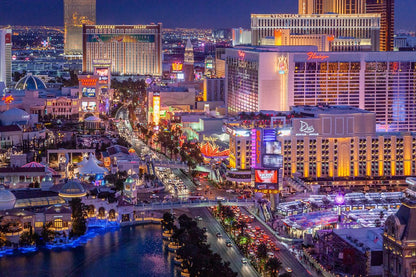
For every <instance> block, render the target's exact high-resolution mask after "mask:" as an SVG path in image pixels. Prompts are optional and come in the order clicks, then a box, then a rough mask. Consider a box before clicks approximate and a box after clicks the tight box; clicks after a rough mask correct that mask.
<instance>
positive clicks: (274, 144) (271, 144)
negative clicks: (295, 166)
mask: <svg viewBox="0 0 416 277" xmlns="http://www.w3.org/2000/svg"><path fill="white" fill-rule="evenodd" d="M265 144H266V154H282V143H281V142H280V141H266V142H265Z"/></svg>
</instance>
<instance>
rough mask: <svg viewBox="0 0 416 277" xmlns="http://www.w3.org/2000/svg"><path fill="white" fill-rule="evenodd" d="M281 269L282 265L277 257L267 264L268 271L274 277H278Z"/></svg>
mask: <svg viewBox="0 0 416 277" xmlns="http://www.w3.org/2000/svg"><path fill="white" fill-rule="evenodd" d="M281 268H282V263H281V262H280V261H279V259H278V258H276V257H273V258H270V259H269V260H268V261H267V263H266V270H267V271H268V272H270V275H271V276H272V277H277V274H278V273H279V270H280V269H281Z"/></svg>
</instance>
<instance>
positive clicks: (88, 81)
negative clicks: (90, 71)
mask: <svg viewBox="0 0 416 277" xmlns="http://www.w3.org/2000/svg"><path fill="white" fill-rule="evenodd" d="M81 84H82V86H83V87H95V86H96V85H97V79H81Z"/></svg>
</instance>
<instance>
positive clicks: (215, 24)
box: [0, 0, 416, 31]
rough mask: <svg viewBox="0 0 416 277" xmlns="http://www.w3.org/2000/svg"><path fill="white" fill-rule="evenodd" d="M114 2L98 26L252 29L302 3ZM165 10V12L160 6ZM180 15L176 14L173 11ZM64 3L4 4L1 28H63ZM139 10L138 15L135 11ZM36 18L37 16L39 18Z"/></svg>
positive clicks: (399, 21) (401, 10)
mask: <svg viewBox="0 0 416 277" xmlns="http://www.w3.org/2000/svg"><path fill="white" fill-rule="evenodd" d="M112 3H114V1H113V0H98V1H97V24H147V23H150V22H154V23H158V22H162V23H163V26H164V27H171V28H172V27H194V28H231V27H246V28H249V26H250V14H251V13H297V11H298V7H297V5H298V3H297V1H291V0H279V1H278V2H277V3H276V2H274V1H270V0H260V1H256V2H255V3H253V2H252V1H249V0H243V1H239V2H238V3H237V2H235V1H226V2H222V3H221V4H217V5H213V4H212V3H208V2H207V3H205V2H194V3H193V4H194V5H188V4H187V3H186V1H175V2H174V3H173V2H171V1H166V0H161V1H159V5H153V6H152V5H144V3H143V2H142V1H133V0H121V1H118V2H117V3H118V6H119V9H118V12H117V13H114V6H112V5H111V4H112ZM161 6H162V7H164V9H161V8H160V7H161ZM173 10H174V11H175V12H176V13H172V11H173ZM395 10H396V28H395V29H396V31H399V30H409V31H416V22H414V21H413V20H412V14H414V13H415V12H416V2H414V1H412V0H400V1H396V3H395ZM56 11H63V1H56V0H45V1H42V2H36V3H34V2H33V3H32V2H31V1H28V0H17V1H10V0H5V1H2V3H1V5H0V25H9V24H10V25H54V26H63V12H56ZM131 11H137V12H134V13H133V12H131ZM35 15H36V16H35Z"/></svg>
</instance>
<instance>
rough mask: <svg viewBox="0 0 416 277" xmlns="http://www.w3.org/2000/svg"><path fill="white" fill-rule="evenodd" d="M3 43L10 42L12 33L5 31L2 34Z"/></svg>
mask: <svg viewBox="0 0 416 277" xmlns="http://www.w3.org/2000/svg"><path fill="white" fill-rule="evenodd" d="M4 40H5V43H12V34H10V33H6V35H5V36H4Z"/></svg>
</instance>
